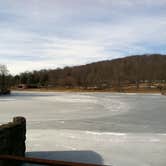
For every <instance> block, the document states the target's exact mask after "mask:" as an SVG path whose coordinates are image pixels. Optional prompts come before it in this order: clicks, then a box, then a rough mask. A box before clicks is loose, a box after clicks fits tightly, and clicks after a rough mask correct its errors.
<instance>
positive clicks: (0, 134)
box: [0, 117, 26, 166]
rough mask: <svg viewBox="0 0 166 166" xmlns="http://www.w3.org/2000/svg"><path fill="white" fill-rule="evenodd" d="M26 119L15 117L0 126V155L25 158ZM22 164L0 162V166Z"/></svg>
mask: <svg viewBox="0 0 166 166" xmlns="http://www.w3.org/2000/svg"><path fill="white" fill-rule="evenodd" d="M25 140H26V119H25V118H24V117H15V118H13V122H10V123H8V124H4V125H1V126H0V155H15V156H22V157H24V156H25ZM21 164H22V163H20V162H17V161H16V162H15V161H14V162H13V161H3V160H0V166H11V165H12V166H20V165H21Z"/></svg>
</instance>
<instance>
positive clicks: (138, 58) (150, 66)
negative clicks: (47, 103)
mask: <svg viewBox="0 0 166 166" xmlns="http://www.w3.org/2000/svg"><path fill="white" fill-rule="evenodd" d="M12 82H13V85H16V86H17V85H18V84H26V85H27V86H30V87H67V88H73V87H80V88H90V87H93V88H99V89H104V88H111V87H121V86H123V85H126V84H135V86H136V87H137V88H139V84H140V83H144V82H146V83H152V82H156V83H165V82H166V56H165V55H160V54H151V55H149V54H148V55H135V56H129V57H125V58H119V59H114V60H107V61H101V62H96V63H91V64H87V65H82V66H74V67H65V68H63V69H60V68H58V69H55V70H40V71H33V72H24V73H21V74H20V75H17V76H15V77H14V78H13V81H12Z"/></svg>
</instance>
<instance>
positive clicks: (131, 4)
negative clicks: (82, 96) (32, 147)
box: [0, 0, 166, 74]
mask: <svg viewBox="0 0 166 166" xmlns="http://www.w3.org/2000/svg"><path fill="white" fill-rule="evenodd" d="M146 53H148V54H150V53H161V54H166V0H157V1H156V0H28V1H27V0H5V1H4V0H0V63H1V64H5V65H7V67H8V69H9V71H10V73H11V74H18V73H21V72H24V71H32V70H40V69H44V68H45V69H55V68H57V67H65V66H73V65H81V64H86V63H91V62H96V61H100V60H110V59H114V58H118V57H124V56H128V55H136V54H146Z"/></svg>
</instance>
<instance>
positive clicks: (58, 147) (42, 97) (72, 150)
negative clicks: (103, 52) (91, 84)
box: [0, 92, 166, 166]
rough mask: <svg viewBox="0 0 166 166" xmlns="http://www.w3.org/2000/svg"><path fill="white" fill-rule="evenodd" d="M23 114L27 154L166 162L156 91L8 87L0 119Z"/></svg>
mask: <svg viewBox="0 0 166 166" xmlns="http://www.w3.org/2000/svg"><path fill="white" fill-rule="evenodd" d="M14 116H25V117H26V118H27V128H28V130H27V155H28V156H34V157H42V158H50V159H57V160H66V161H77V162H88V163H89V162H90V163H97V164H107V165H115V166H165V165H166V159H165V154H166V120H165V119H166V97H165V96H162V95H160V94H120V93H71V92H47V93H46V92H45V93H44V92H13V93H12V94H11V96H5V97H2V96H1V97H0V123H5V122H7V121H10V120H11V119H12V118H13V117H14Z"/></svg>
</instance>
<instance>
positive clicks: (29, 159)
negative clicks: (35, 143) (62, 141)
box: [0, 155, 101, 166]
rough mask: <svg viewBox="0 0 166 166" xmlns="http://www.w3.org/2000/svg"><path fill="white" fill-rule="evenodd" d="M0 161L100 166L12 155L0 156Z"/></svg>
mask: <svg viewBox="0 0 166 166" xmlns="http://www.w3.org/2000/svg"><path fill="white" fill-rule="evenodd" d="M0 160H7V161H9V160H10V161H20V162H22V163H30V164H39V165H52V166H53V165H54V166H101V165H97V164H84V163H74V162H66V161H57V160H48V159H41V158H32V157H20V156H13V155H0Z"/></svg>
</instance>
